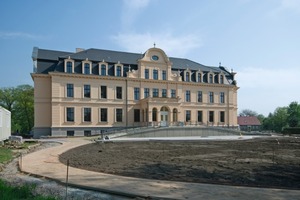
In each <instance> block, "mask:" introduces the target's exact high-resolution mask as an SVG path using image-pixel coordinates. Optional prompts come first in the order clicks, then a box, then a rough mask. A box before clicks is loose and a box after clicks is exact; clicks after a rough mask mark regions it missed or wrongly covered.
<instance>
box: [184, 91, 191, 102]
mask: <svg viewBox="0 0 300 200" xmlns="http://www.w3.org/2000/svg"><path fill="white" fill-rule="evenodd" d="M185 101H186V102H191V91H189V90H187V91H186V92H185Z"/></svg>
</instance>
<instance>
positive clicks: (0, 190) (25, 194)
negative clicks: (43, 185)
mask: <svg viewBox="0 0 300 200" xmlns="http://www.w3.org/2000/svg"><path fill="white" fill-rule="evenodd" d="M34 188H35V186H34V185H23V186H20V187H14V186H11V185H9V184H7V183H5V182H4V181H3V180H1V179H0V199H3V200H6V199H7V200H10V199H25V200H26V199H28V200H29V199H30V200H31V199H33V200H56V198H54V197H47V196H41V195H36V196H34V195H33V192H32V191H33V190H34Z"/></svg>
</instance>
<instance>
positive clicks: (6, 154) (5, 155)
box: [0, 147, 13, 163]
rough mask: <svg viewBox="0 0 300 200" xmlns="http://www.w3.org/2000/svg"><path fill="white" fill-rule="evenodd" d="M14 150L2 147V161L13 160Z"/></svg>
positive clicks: (0, 160) (0, 155) (0, 161)
mask: <svg viewBox="0 0 300 200" xmlns="http://www.w3.org/2000/svg"><path fill="white" fill-rule="evenodd" d="M12 157H13V152H12V151H11V150H10V149H7V148H3V147H0V163H3V162H6V161H9V160H11V159H12Z"/></svg>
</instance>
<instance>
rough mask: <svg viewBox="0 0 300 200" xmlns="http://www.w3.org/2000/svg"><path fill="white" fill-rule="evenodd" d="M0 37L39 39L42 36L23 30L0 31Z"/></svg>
mask: <svg viewBox="0 0 300 200" xmlns="http://www.w3.org/2000/svg"><path fill="white" fill-rule="evenodd" d="M0 38H2V39H16V38H21V39H31V40H39V39H42V38H43V36H40V35H34V34H30V33H25V32H5V31H0Z"/></svg>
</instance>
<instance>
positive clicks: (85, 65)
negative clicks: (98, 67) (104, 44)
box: [82, 59, 92, 74]
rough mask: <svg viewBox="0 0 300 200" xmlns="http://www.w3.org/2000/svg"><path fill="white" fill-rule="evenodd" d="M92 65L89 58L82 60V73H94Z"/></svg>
mask: <svg viewBox="0 0 300 200" xmlns="http://www.w3.org/2000/svg"><path fill="white" fill-rule="evenodd" d="M91 66H92V62H91V61H89V60H88V59H85V60H84V61H82V73H83V74H91V73H92V70H91Z"/></svg>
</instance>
